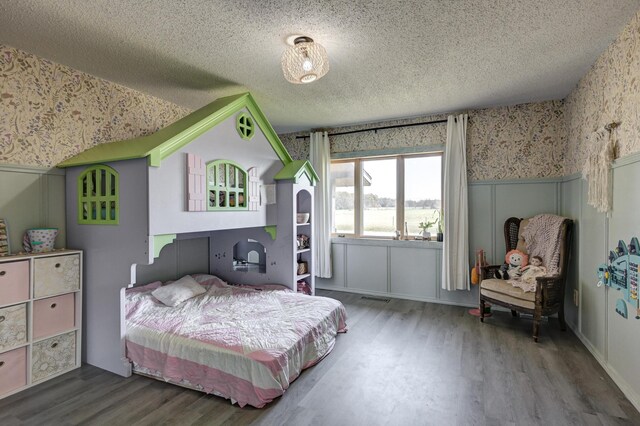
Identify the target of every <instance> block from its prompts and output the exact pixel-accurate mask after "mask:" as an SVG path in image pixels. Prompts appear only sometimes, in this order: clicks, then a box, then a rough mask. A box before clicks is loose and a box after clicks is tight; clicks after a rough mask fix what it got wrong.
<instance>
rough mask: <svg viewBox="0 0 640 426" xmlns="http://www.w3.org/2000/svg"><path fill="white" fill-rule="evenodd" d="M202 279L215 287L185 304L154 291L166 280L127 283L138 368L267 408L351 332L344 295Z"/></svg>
mask: <svg viewBox="0 0 640 426" xmlns="http://www.w3.org/2000/svg"><path fill="white" fill-rule="evenodd" d="M194 278H195V279H196V280H197V281H198V282H199V283H200V284H201V285H203V286H204V287H205V288H206V289H207V292H206V293H204V294H202V295H201V296H197V297H194V298H192V299H189V300H187V301H186V302H184V303H182V304H181V305H178V306H177V307H167V306H165V305H163V304H162V303H160V302H159V301H158V300H156V299H155V298H154V297H153V296H152V295H151V292H152V291H153V290H154V289H155V288H157V287H159V286H160V285H161V283H160V282H159V281H158V282H155V283H151V284H148V285H145V286H142V287H135V288H132V289H130V290H127V292H126V312H125V314H126V327H127V331H126V349H127V357H128V358H129V359H130V360H131V361H132V362H133V370H134V372H136V373H139V374H144V375H148V376H152V377H155V378H158V379H161V380H165V381H168V382H171V383H174V384H178V385H182V386H186V387H189V388H193V389H197V390H200V391H203V392H206V393H212V394H215V395H218V396H222V397H225V398H228V399H230V400H231V401H232V402H237V403H238V405H240V406H241V407H242V406H244V405H247V404H249V405H252V406H254V407H258V408H260V407H263V406H264V405H265V404H267V403H269V402H271V401H272V400H273V399H274V398H276V397H278V396H280V395H282V394H283V393H284V391H285V390H286V389H287V388H288V387H289V384H290V383H291V382H292V381H293V380H295V379H296V378H297V377H298V375H299V374H300V372H301V371H302V370H303V369H305V368H307V367H310V366H312V365H314V364H316V363H317V362H319V361H320V360H321V359H322V358H323V357H325V356H326V355H327V354H328V353H329V352H331V350H332V349H333V346H334V343H335V338H336V335H337V333H339V332H344V331H346V323H345V320H346V311H345V309H344V306H342V304H341V303H340V302H338V301H337V300H334V299H330V298H324V297H310V296H306V295H303V294H298V293H294V292H291V291H279V290H268V289H265V290H263V291H258V290H255V289H251V288H244V287H236V286H229V285H227V284H226V283H225V282H224V281H222V280H221V279H219V278H217V277H215V276H211V275H194Z"/></svg>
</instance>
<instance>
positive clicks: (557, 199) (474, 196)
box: [316, 178, 564, 306]
mask: <svg viewBox="0 0 640 426" xmlns="http://www.w3.org/2000/svg"><path fill="white" fill-rule="evenodd" d="M563 182H564V180H563V179H562V178H554V179H527V180H503V181H476V182H471V183H470V184H469V262H470V265H469V268H471V266H473V262H474V258H475V251H476V250H477V249H484V250H485V252H486V253H487V260H488V261H489V262H490V263H502V262H503V256H504V254H505V244H504V232H503V225H504V221H505V220H506V219H507V218H509V217H511V216H516V217H531V216H534V215H536V214H539V213H554V214H559V213H560V207H561V201H562V200H561V185H562V183H563ZM441 256H442V243H437V242H423V241H394V240H384V239H358V238H334V239H333V240H332V265H333V277H332V278H331V279H317V280H316V287H317V288H322V289H332V290H339V291H349V292H354V293H362V294H369V295H375V296H389V297H398V298H403V299H411V300H421V301H426V302H436V303H446V304H453V305H462V306H477V304H478V303H477V300H478V290H477V288H476V287H472V289H471V291H452V292H449V291H446V290H442V289H441V285H440V273H441V264H442V257H441Z"/></svg>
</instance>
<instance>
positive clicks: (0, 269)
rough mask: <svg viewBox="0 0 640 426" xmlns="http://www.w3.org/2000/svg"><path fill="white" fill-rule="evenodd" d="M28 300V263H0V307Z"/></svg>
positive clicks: (26, 261)
mask: <svg viewBox="0 0 640 426" xmlns="http://www.w3.org/2000/svg"><path fill="white" fill-rule="evenodd" d="M27 299H29V261H28V260H22V261H20V262H6V263H0V305H9V304H11V303H16V302H24V301H25V300H27Z"/></svg>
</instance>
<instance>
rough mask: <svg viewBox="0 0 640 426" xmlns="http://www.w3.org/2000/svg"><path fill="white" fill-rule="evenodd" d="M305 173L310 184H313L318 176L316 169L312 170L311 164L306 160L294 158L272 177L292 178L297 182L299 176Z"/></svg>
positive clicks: (280, 178)
mask: <svg viewBox="0 0 640 426" xmlns="http://www.w3.org/2000/svg"><path fill="white" fill-rule="evenodd" d="M305 174H306V175H307V177H308V178H309V182H311V185H313V186H315V184H316V183H317V182H318V180H319V178H318V175H317V174H316V171H315V170H313V166H312V165H311V163H310V162H309V161H308V160H295V161H291V162H290V163H289V164H285V166H284V167H283V168H282V170H280V171H279V172H278V173H276V175H275V176H274V177H273V178H274V179H275V180H292V181H293V182H294V183H298V181H299V180H300V177H301V176H303V175H305Z"/></svg>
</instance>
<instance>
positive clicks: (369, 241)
mask: <svg viewBox="0 0 640 426" xmlns="http://www.w3.org/2000/svg"><path fill="white" fill-rule="evenodd" d="M331 243H332V244H347V245H361V246H381V247H409V248H419V249H431V250H442V242H439V241H424V240H393V239H391V238H374V237H361V238H355V237H332V238H331Z"/></svg>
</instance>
